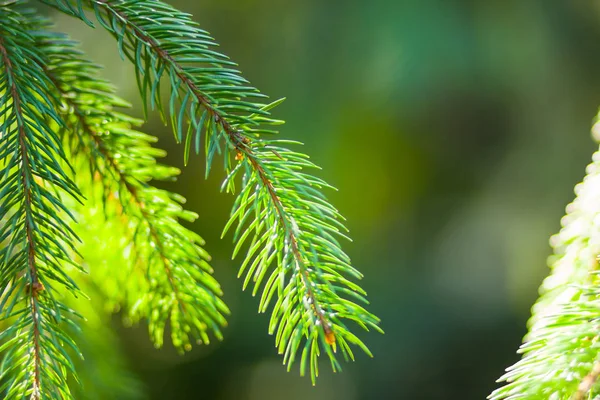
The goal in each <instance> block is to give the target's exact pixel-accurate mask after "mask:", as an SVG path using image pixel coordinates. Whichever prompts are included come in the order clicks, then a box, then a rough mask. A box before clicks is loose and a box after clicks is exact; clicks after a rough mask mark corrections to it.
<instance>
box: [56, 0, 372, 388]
mask: <svg viewBox="0 0 600 400" xmlns="http://www.w3.org/2000/svg"><path fill="white" fill-rule="evenodd" d="M46 2H47V3H49V4H53V3H55V2H53V1H51V0H47V1H46ZM61 3H65V2H64V1H63V2H61ZM68 4H69V6H68V7H67V8H68V10H76V9H77V10H79V9H83V8H84V7H85V8H90V9H92V10H93V11H94V13H95V15H96V18H97V20H98V21H99V22H100V25H102V26H103V27H104V28H106V29H107V30H108V31H109V32H110V33H111V34H112V35H113V36H114V37H115V38H116V39H117V43H118V49H119V52H120V53H121V55H122V57H124V58H127V59H129V60H130V61H132V62H133V64H134V66H135V67H136V76H137V82H138V86H139V89H140V92H141V95H142V98H143V99H144V107H145V109H147V102H148V101H149V102H150V106H151V108H155V107H156V108H158V109H159V110H160V112H161V115H162V116H163V118H164V119H165V120H166V119H167V117H169V119H170V121H171V125H172V127H173V130H174V134H175V138H176V140H177V141H178V142H185V159H186V162H187V158H188V156H189V153H190V149H191V148H192V143H193V144H194V148H195V150H196V152H199V151H200V147H201V145H200V142H201V137H202V136H204V148H205V152H206V159H207V168H206V171H207V174H208V173H209V171H210V168H211V165H212V162H213V160H214V158H215V156H216V155H217V154H221V156H222V158H223V160H224V168H225V170H226V171H227V173H228V178H227V180H226V182H225V183H224V188H226V189H227V190H228V191H233V189H234V181H235V178H236V176H237V175H238V173H239V172H240V171H243V177H242V189H241V191H240V194H239V195H238V196H237V199H236V201H235V205H234V209H233V211H232V218H231V220H230V221H229V223H228V224H227V227H230V226H231V225H232V224H233V223H234V222H237V224H238V227H237V233H236V234H235V235H234V240H235V241H236V242H237V244H236V249H235V251H234V256H235V255H236V254H237V253H238V251H239V250H240V248H241V246H242V245H243V244H244V243H245V242H246V239H247V238H248V237H249V236H252V237H253V239H252V240H251V243H250V245H249V249H248V251H247V254H246V257H245V259H244V262H243V263H242V267H241V268H240V274H244V273H245V274H246V278H245V283H244V286H246V285H247V284H248V282H249V281H250V280H254V281H255V290H254V293H256V292H257V291H258V289H259V288H260V287H261V285H262V282H263V280H264V278H265V277H266V276H267V275H268V276H269V277H268V278H267V279H266V283H265V284H264V285H263V286H262V287H263V295H262V299H261V303H260V311H263V312H264V311H266V309H267V308H268V307H269V305H270V304H271V299H272V298H273V297H274V296H275V293H277V296H276V297H277V301H276V302H275V305H274V308H273V313H272V319H271V323H270V328H269V331H270V332H271V333H274V334H276V344H277V347H278V349H279V352H280V353H283V354H284V361H285V362H286V363H287V364H288V367H289V366H291V365H292V363H293V362H294V360H295V358H296V354H297V353H298V351H300V347H301V343H302V342H303V341H304V342H305V344H304V347H302V355H301V373H304V371H305V369H306V366H307V365H308V366H309V367H310V373H311V378H312V380H313V382H314V380H315V378H316V376H317V374H318V367H317V357H318V355H319V354H320V353H322V352H325V353H326V354H327V355H328V356H329V358H330V360H331V364H332V367H333V368H334V370H337V369H339V364H338V362H337V360H336V356H335V352H336V350H337V346H338V345H339V347H340V349H341V351H342V354H343V355H344V357H345V358H348V359H350V358H353V357H354V356H353V353H352V350H351V348H350V346H349V344H354V345H358V346H359V347H360V348H362V349H363V350H364V351H365V352H366V353H367V354H370V352H369V350H368V349H367V348H366V346H365V345H364V344H363V342H362V341H361V340H360V339H358V338H357V337H356V336H355V335H354V334H352V333H351V332H350V330H349V328H348V327H346V325H345V324H344V321H353V322H355V323H357V324H358V325H359V326H361V327H363V328H365V329H368V328H374V329H376V330H380V329H379V327H378V326H377V325H378V323H379V320H378V318H377V317H375V316H374V315H372V314H371V313H369V312H368V311H366V310H365V309H364V308H363V307H361V306H359V305H358V304H357V302H358V303H366V300H365V298H364V294H365V293H364V291H362V289H361V288H360V287H359V286H358V285H356V284H355V283H353V282H352V281H351V280H350V279H349V278H354V279H360V277H361V275H360V273H358V271H356V270H355V269H354V268H353V267H352V266H351V264H350V260H349V258H348V256H347V255H346V254H345V253H344V252H343V251H342V250H341V247H340V245H339V243H338V241H337V238H338V237H345V236H344V235H343V234H342V232H344V231H345V227H344V226H343V224H342V223H341V222H340V221H341V220H342V217H341V215H340V214H339V213H338V211H337V210H335V209H334V208H333V207H332V206H331V205H330V204H329V202H328V201H327V200H326V198H325V197H324V196H323V194H322V193H321V189H322V188H325V187H327V188H329V187H330V186H329V185H327V184H326V183H325V182H323V181H322V180H320V179H318V178H315V177H313V176H311V175H310V174H307V173H305V172H303V171H305V170H307V169H310V168H315V165H314V164H312V163H311V162H310V161H308V159H307V157H306V156H305V155H304V154H301V153H298V152H296V151H292V150H289V149H287V148H284V147H281V146H283V145H286V144H289V143H290V142H285V141H277V140H272V139H270V138H269V135H271V134H273V133H276V132H275V131H273V130H272V129H267V127H268V125H277V124H280V123H281V121H278V120H274V119H272V118H271V117H270V116H269V112H268V110H269V108H271V107H272V106H274V105H277V104H278V102H276V103H273V104H271V105H268V104H264V103H261V102H257V100H256V99H260V98H263V97H264V95H262V94H260V92H259V91H258V90H257V89H255V88H254V87H252V86H250V85H249V84H248V82H247V81H246V80H245V79H244V78H243V77H242V76H241V75H240V73H239V71H237V70H235V69H233V67H235V66H236V64H235V63H233V62H231V61H229V60H228V58H227V57H226V56H224V55H222V54H220V53H218V52H216V51H214V50H212V49H211V47H214V46H216V43H215V42H214V40H213V39H212V38H211V37H210V35H209V34H208V33H207V32H205V31H203V30H201V29H199V28H198V27H197V25H196V24H195V23H194V22H193V21H192V20H191V19H190V16H189V15H188V14H185V13H182V12H180V11H178V10H176V9H174V8H172V7H171V6H169V5H167V4H165V3H163V2H161V1H158V0H146V1H137V0H116V1H112V0H87V1H71V2H69V3H68ZM55 5H56V6H57V8H59V9H61V10H62V11H64V12H67V13H69V14H71V15H75V16H79V17H80V18H82V19H83V18H84V16H83V14H81V13H76V12H72V11H68V10H67V8H65V7H64V6H59V5H58V4H55ZM163 78H164V79H163ZM161 80H164V81H166V82H168V83H169V87H170V95H169V101H168V105H163V104H162V95H161ZM267 272H270V274H267ZM342 296H344V297H342ZM349 298H350V299H353V300H350V299H349Z"/></svg>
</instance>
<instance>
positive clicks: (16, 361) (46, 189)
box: [0, 2, 80, 399]
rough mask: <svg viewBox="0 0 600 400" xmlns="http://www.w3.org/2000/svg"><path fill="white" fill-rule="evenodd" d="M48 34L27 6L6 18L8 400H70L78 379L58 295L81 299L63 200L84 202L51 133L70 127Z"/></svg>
mask: <svg viewBox="0 0 600 400" xmlns="http://www.w3.org/2000/svg"><path fill="white" fill-rule="evenodd" d="M41 25H42V23H41V20H40V19H39V18H38V17H37V16H36V15H35V13H34V12H33V11H32V10H30V9H26V8H23V3H22V2H15V3H14V4H12V5H11V6H3V7H2V8H1V9H0V134H1V137H0V160H1V161H0V163H1V164H2V166H3V171H2V177H1V178H0V193H1V194H2V198H1V200H0V201H1V203H0V218H1V219H2V220H3V222H4V223H3V224H2V226H1V227H0V241H2V242H4V243H5V245H4V247H2V248H1V249H0V282H1V283H0V287H1V288H2V293H1V294H0V310H1V311H0V318H1V319H2V320H3V321H6V324H7V327H6V329H5V330H4V331H3V332H2V333H0V340H1V341H2V342H3V344H2V345H1V346H0V351H4V352H5V355H4V359H3V362H2V365H1V368H0V374H1V376H2V379H3V381H4V382H3V385H2V388H0V392H4V396H5V398H8V399H13V398H23V397H25V396H27V397H29V398H31V399H63V398H65V397H69V396H70V392H69V388H68V386H67V378H68V375H69V374H70V375H72V376H75V377H76V373H75V371H74V369H73V362H72V360H71V358H70V356H69V354H68V353H67V351H66V348H71V349H72V350H74V351H75V353H76V354H79V351H78V350H77V346H76V344H75V342H74V341H73V339H72V338H71V337H69V336H68V335H67V334H66V333H65V331H64V329H63V326H61V325H62V324H66V326H76V325H75V323H74V321H72V320H73V319H74V318H76V314H75V312H74V311H73V310H71V309H69V308H68V307H67V306H66V305H65V304H64V303H63V302H61V300H60V297H61V293H60V289H61V287H62V288H63V289H65V290H67V291H68V292H70V293H73V294H75V295H77V294H78V293H79V290H78V288H77V285H76V284H75V283H74V281H73V280H72V279H71V278H70V277H69V276H68V275H67V274H66V272H65V269H66V268H67V267H68V266H71V267H75V268H79V266H77V265H76V264H74V263H73V262H72V261H71V258H70V255H71V254H73V253H76V250H75V247H74V245H75V241H76V240H77V238H76V236H75V234H74V233H73V231H72V230H71V229H70V227H69V226H68V223H67V222H66V219H65V216H70V217H72V215H71V213H70V212H69V210H68V209H67V208H66V207H65V205H64V204H63V202H62V199H61V196H64V195H66V196H71V197H72V198H75V199H79V198H80V194H79V191H78V190H77V188H76V186H75V184H74V183H73V181H72V180H71V179H70V178H69V176H68V174H67V172H66V171H65V170H64V168H63V166H64V165H68V162H67V160H66V158H65V154H64V152H63V151H62V149H61V146H60V141H59V138H58V137H57V135H56V133H55V132H54V130H53V129H52V128H51V127H50V125H51V124H57V125H62V124H63V121H62V120H61V118H60V117H59V116H58V115H57V113H56V112H55V110H54V107H53V101H52V90H53V85H52V82H50V81H49V80H48V79H47V77H46V76H45V74H44V71H43V69H42V67H41V65H43V60H44V55H43V54H42V53H41V52H40V51H39V49H37V48H36V47H35V37H36V36H43V35H44V33H43V32H41V31H39V29H40V27H41Z"/></svg>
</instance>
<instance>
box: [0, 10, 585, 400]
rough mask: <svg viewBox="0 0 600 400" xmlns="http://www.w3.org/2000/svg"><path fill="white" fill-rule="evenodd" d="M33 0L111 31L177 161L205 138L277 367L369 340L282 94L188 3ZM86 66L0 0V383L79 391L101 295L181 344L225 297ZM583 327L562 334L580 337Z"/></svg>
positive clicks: (29, 391)
mask: <svg viewBox="0 0 600 400" xmlns="http://www.w3.org/2000/svg"><path fill="white" fill-rule="evenodd" d="M41 2H43V3H45V4H46V5H49V6H51V7H53V8H54V9H56V10H57V11H58V12H62V13H66V14H68V15H70V16H72V17H74V18H77V19H79V20H81V21H82V23H83V24H84V25H88V26H89V28H90V29H93V28H95V29H105V30H107V31H108V32H110V34H111V35H112V36H113V37H114V39H115V43H116V51H118V52H119V53H120V55H121V57H122V58H123V59H126V60H129V61H130V62H131V63H132V64H133V66H134V67H135V78H136V80H137V85H138V88H139V92H140V96H141V99H142V103H143V105H144V115H145V117H147V116H148V114H149V113H150V112H152V111H156V112H158V113H160V115H161V117H162V118H163V120H164V122H165V123H166V124H169V125H170V126H171V127H172V129H173V134H174V139H175V140H176V141H177V142H178V143H182V144H183V146H184V158H185V163H186V164H187V162H188V159H189V157H192V156H193V155H192V153H200V152H203V153H204V155H205V158H206V168H205V172H206V176H208V174H209V173H210V171H211V169H212V168H217V167H218V168H220V167H221V166H220V165H222V168H223V169H224V171H225V173H226V176H227V177H226V179H225V181H224V182H223V185H222V187H221V190H223V191H226V192H229V193H232V194H234V196H235V199H234V202H233V209H232V211H231V216H230V219H229V221H227V223H226V224H225V227H224V230H223V235H225V234H228V233H229V234H231V236H232V237H233V241H234V246H233V256H234V257H236V256H238V255H239V256H240V267H239V277H241V278H242V281H243V284H242V286H243V288H244V289H245V288H246V287H248V286H251V287H252V294H253V295H258V296H259V298H260V301H259V312H269V313H270V314H271V318H270V322H269V326H268V332H269V333H270V334H272V335H273V336H274V337H275V344H276V347H277V350H278V352H279V353H280V354H282V356H283V361H284V363H285V364H286V365H287V368H288V370H289V369H290V368H291V367H292V365H293V364H294V363H297V364H299V369H300V373H301V374H302V375H304V374H309V375H310V376H311V380H312V382H313V384H314V383H315V380H316V377H317V376H318V372H319V359H320V357H325V358H327V359H328V360H329V363H330V364H331V367H332V368H333V370H334V371H337V370H339V369H340V363H339V357H340V356H341V358H343V359H345V360H353V359H354V351H355V349H357V348H358V349H360V350H362V351H363V352H365V353H366V354H368V355H371V353H370V351H369V350H368V348H367V347H366V345H365V344H364V343H363V341H362V340H361V339H360V338H359V337H357V336H356V335H355V333H353V330H354V329H355V328H356V327H360V328H363V329H365V330H371V329H374V330H376V331H381V329H380V328H379V326H378V324H379V319H378V318H377V317H376V316H374V315H373V314H371V313H370V312H369V311H367V310H366V309H365V308H364V307H365V305H366V304H367V300H366V298H365V296H366V294H365V292H364V291H363V290H362V289H361V287H360V286H359V285H358V284H357V281H358V280H360V279H361V277H362V275H361V274H360V272H359V271H358V270H356V269H355V268H354V267H353V266H352V264H351V262H350V259H349V257H348V256H347V254H346V253H345V252H344V251H343V250H342V246H341V244H340V242H341V241H343V240H345V239H347V236H346V233H347V230H346V228H345V226H344V224H343V220H344V219H343V217H342V216H341V215H340V213H339V212H338V211H337V210H336V209H335V208H334V207H333V206H332V205H331V203H330V202H329V201H328V200H327V198H326V197H325V195H324V194H323V190H325V189H332V187H331V186H330V185H329V184H327V183H326V182H324V181H323V180H321V179H320V178H318V177H316V176H315V175H314V170H315V169H318V167H317V166H316V165H315V164H313V163H312V162H311V161H310V160H309V158H308V156H307V155H305V154H303V153H302V152H299V151H298V150H297V147H298V143H297V142H294V141H289V140H282V139H278V138H277V136H276V134H277V131H276V129H277V126H278V125H281V124H282V123H283V121H280V120H278V119H276V118H274V117H273V116H272V114H271V111H272V109H274V108H275V107H276V106H278V105H279V104H280V103H281V100H278V101H275V102H268V101H267V100H266V98H267V97H266V96H265V95H263V94H262V93H260V92H259V91H258V90H257V89H256V88H254V87H253V86H251V84H250V83H249V82H248V81H247V80H246V79H245V78H244V77H243V76H242V75H241V73H240V72H239V71H238V70H237V69H236V67H237V65H236V64H235V63H234V62H232V61H231V60H229V58H228V57H227V56H225V55H223V54H221V53H219V52H217V51H216V50H215V46H216V42H215V41H214V39H213V38H212V37H211V36H210V35H209V34H208V33H207V32H206V31H204V30H202V29H201V28H199V27H198V25H197V24H196V23H195V22H194V21H193V20H192V18H191V16H190V15H188V14H185V13H183V12H181V11H178V10H176V9H175V8H173V7H171V6H170V5H168V4H166V3H164V2H162V1H160V0H41ZM99 70H100V67H99V66H97V65H95V64H94V63H92V62H90V61H89V60H88V59H87V58H86V57H85V55H84V54H83V53H82V51H81V50H80V49H79V48H78V44H77V43H76V42H74V41H72V40H70V39H69V38H68V37H67V36H66V35H64V34H62V33H57V32H54V31H53V28H52V24H51V22H50V21H49V20H47V19H46V18H44V17H42V16H41V14H39V12H38V11H37V10H36V9H35V3H33V2H27V1H23V0H11V1H5V2H2V3H0V163H1V165H2V169H1V170H0V171H1V177H0V221H1V222H0V329H1V330H2V331H1V333H0V354H1V355H2V363H1V365H0V396H2V398H6V399H21V398H31V399H70V398H75V397H78V396H79V395H78V394H80V393H86V392H87V391H88V390H90V391H94V389H93V386H94V381H95V380H98V379H103V377H102V376H100V375H98V376H95V377H91V376H90V374H89V373H87V372H86V371H83V370H81V368H80V366H79V365H80V362H79V360H80V359H81V358H82V357H97V358H102V357H104V356H105V355H104V354H102V352H101V351H99V350H97V349H96V350H94V347H95V346H94V345H92V344H90V343H95V342H94V340H97V339H93V337H94V336H93V335H94V333H93V332H92V331H94V330H97V331H102V332H105V333H104V335H107V336H110V334H109V333H107V330H106V328H105V327H104V328H102V321H105V320H106V317H105V316H103V315H104V314H103V311H104V310H107V309H109V310H113V311H120V312H121V314H122V316H123V319H124V321H125V322H126V324H136V323H143V324H145V325H147V327H148V332H149V336H150V340H152V342H153V343H154V344H155V345H156V347H160V346H162V345H163V342H164V340H165V334H166V332H170V338H169V339H167V340H169V341H171V342H172V344H173V345H174V346H175V347H176V348H177V349H178V350H180V351H181V352H183V351H186V350H190V349H191V346H192V345H194V344H201V343H209V342H210V340H212V339H213V338H216V339H219V340H220V339H222V338H223V335H224V334H225V333H224V331H223V329H224V328H225V327H226V326H227V319H226V318H227V316H228V314H229V310H228V308H227V306H226V305H225V303H224V302H223V300H222V298H221V296H222V290H221V288H220V286H219V284H218V282H217V281H216V280H215V279H214V278H213V276H212V272H213V271H212V268H211V266H210V264H209V262H210V256H209V254H208V252H207V251H206V250H205V249H204V246H205V243H204V241H203V240H202V238H201V237H199V236H198V235H197V234H195V233H194V232H192V231H191V230H189V229H187V228H185V227H184V226H183V225H181V221H188V222H192V221H194V220H195V219H196V218H197V216H196V214H194V213H193V212H191V211H188V210H186V209H184V208H183V204H184V202H185V199H184V198H182V197H181V196H180V195H178V194H176V193H171V192H169V191H166V190H163V189H160V188H157V187H155V186H154V184H155V182H156V181H161V180H173V179H176V177H177V175H178V174H179V170H178V169H176V168H174V167H169V166H166V165H163V164H161V163H160V162H159V161H158V159H159V158H161V157H163V156H164V154H165V153H164V151H162V150H160V149H157V148H156V147H153V143H154V142H155V141H156V139H155V138H154V137H153V136H151V135H148V134H145V133H143V132H141V131H140V130H139V129H140V127H141V125H142V123H143V122H144V121H142V120H138V119H136V118H133V117H130V116H128V115H127V114H126V113H124V109H126V108H127V107H129V105H128V104H127V102H125V101H124V100H123V99H120V98H119V97H117V96H116V95H115V90H114V88H113V87H112V86H111V85H110V83H108V82H106V81H104V80H102V79H100V78H99ZM132 78H133V77H132ZM581 240H583V239H581ZM582 265H583V261H582ZM582 268H583V267H582ZM579 275H584V274H583V273H580V274H579ZM579 275H578V276H579ZM593 276H595V275H593V274H587V275H586V276H585V278H583V277H582V278H581V282H579V283H580V284H581V285H580V286H581V288H580V289H577V290H580V295H579V297H581V299H583V298H584V297H585V296H594V293H593V291H591V288H590V287H586V286H585V282H587V280H590V281H591V280H593ZM586 279H587V280H586ZM553 298H554V295H553V297H552V299H553ZM99 299H100V300H99ZM552 299H550V298H548V299H546V300H545V303H548V302H553V301H554V300H552ZM561 304H562V303H561ZM575 304H576V303H573V302H570V303H569V306H570V307H575ZM565 306H566V305H565ZM585 306H586V307H587V308H585V311H584V308H583V306H582V308H581V309H575V308H573V309H572V311H571V314H569V315H572V318H575V319H577V320H578V321H580V319H581V315H580V314H578V313H586V314H585V315H593V313H594V312H595V311H594V310H593V309H591V308H590V307H592V308H593V303H592V302H590V301H587V302H585ZM564 317H565V316H564V315H562V316H561V318H564ZM538 319H543V320H544V321H547V318H538ZM561 321H562V320H561ZM540 323H541V322H540ZM89 324H94V325H93V326H94V327H95V328H93V329H90V325H89ZM589 324H590V327H589V329H590V332H592V331H593V327H594V322H593V321H592V322H589ZM584 325H585V324H584V322H581V335H579V336H577V337H578V338H580V340H582V341H583V340H588V341H589V346H588V347H589V348H590V349H592V348H593V347H594V343H595V341H596V339H594V338H595V336H594V334H592V333H590V334H589V335H587V333H586V332H587V331H585V332H584ZM102 329H104V330H102ZM569 334H570V335H574V334H575V333H574V332H571V333H569ZM553 337H554V336H553ZM111 340H112V339H111ZM586 343H587V342H586ZM108 353H110V354H112V353H111V352H108ZM108 353H107V354H106V356H107V357H110V359H111V360H113V359H114V360H116V361H115V362H116V363H120V361H119V355H118V354H113V355H110V354H108ZM591 353H593V351H592V350H590V354H591ZM586 354H587V353H586ZM594 354H595V353H594ZM581 357H583V355H582V356H581ZM582 360H583V358H582ZM585 362H586V363H592V364H593V360H592V359H590V360H587V359H586V360H585ZM119 365H120V364H119ZM544 365H546V364H544ZM580 365H582V366H581V367H579V369H578V370H577V371H579V375H582V376H583V375H585V371H586V368H587V364H584V362H583V361H581V363H580ZM115 368H117V366H115ZM119 375H120V376H118V379H122V380H126V379H127V378H126V376H127V375H126V374H125V373H124V374H119ZM80 376H81V378H79V377H80ZM106 379H117V374H116V373H115V374H113V375H111V376H109V377H106ZM557 379H558V378H557ZM79 380H81V381H83V382H84V384H86V385H92V387H91V388H89V389H88V388H87V387H86V386H83V387H81V386H80V385H79V383H78V382H79ZM105 383H106V382H105ZM113 395H114V393H113ZM96 396H97V398H101V396H102V395H101V394H100V392H98V393H97V394H96ZM105 396H111V394H110V393H106V394H105ZM119 396H122V397H119V398H126V397H128V396H129V394H128V393H125V392H123V393H119ZM495 398H502V395H501V394H499V395H497V396H496V397H495Z"/></svg>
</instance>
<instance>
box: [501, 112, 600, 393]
mask: <svg viewBox="0 0 600 400" xmlns="http://www.w3.org/2000/svg"><path fill="white" fill-rule="evenodd" d="M599 117H600V115H599ZM586 172H587V175H586V176H585V178H584V180H583V182H582V183H580V184H579V185H577V186H576V188H575V193H576V194H577V197H576V198H575V200H574V201H573V202H572V203H571V204H569V205H568V206H567V215H566V216H565V217H564V218H563V219H562V221H561V222H562V229H561V230H560V232H559V233H558V234H556V235H555V236H553V237H552V239H551V244H552V247H553V249H554V255H553V256H552V257H551V258H550V259H549V264H550V267H551V273H550V275H549V276H548V277H547V278H546V279H545V280H544V282H543V283H542V286H541V288H540V298H539V299H538V301H537V302H536V304H535V305H534V307H533V309H532V316H531V319H530V321H529V324H528V325H529V332H528V333H527V335H526V336H525V338H524V344H523V345H522V346H521V348H520V350H519V352H520V353H522V354H523V357H522V359H521V360H520V361H518V362H517V363H516V364H515V365H513V366H512V367H510V368H509V369H508V370H507V372H506V374H505V375H504V376H502V377H501V378H500V381H501V382H505V385H504V386H503V387H501V388H499V389H498V390H496V391H494V392H493V393H492V394H491V395H490V396H489V398H490V399H492V400H504V399H556V400H568V399H572V400H583V399H593V398H596V396H598V395H599V394H600V388H599V387H598V386H599V385H598V378H599V376H600V358H599V352H600V291H599V290H598V287H599V284H600V280H599V278H600V268H599V264H598V255H599V254H600V151H598V152H596V153H595V154H594V156H593V162H592V163H591V164H590V165H589V166H588V167H587V170H586Z"/></svg>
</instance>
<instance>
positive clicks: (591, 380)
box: [571, 361, 600, 400]
mask: <svg viewBox="0 0 600 400" xmlns="http://www.w3.org/2000/svg"><path fill="white" fill-rule="evenodd" d="M598 378H600V361H596V362H595V363H594V365H593V366H592V370H591V371H590V373H589V374H587V375H586V376H585V377H584V378H583V379H582V380H581V382H580V383H579V386H578V387H577V391H576V392H575V393H574V394H573V396H572V397H571V400H584V399H585V398H586V396H587V394H588V393H589V392H590V390H592V387H593V386H594V385H595V384H596V382H598Z"/></svg>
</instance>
